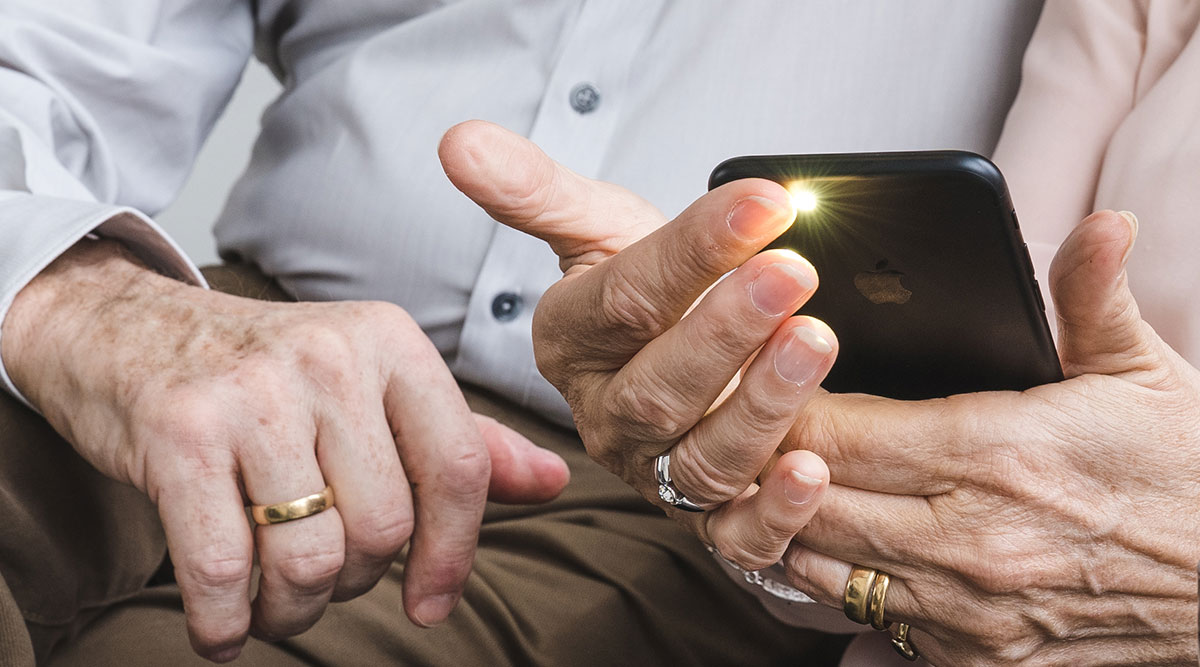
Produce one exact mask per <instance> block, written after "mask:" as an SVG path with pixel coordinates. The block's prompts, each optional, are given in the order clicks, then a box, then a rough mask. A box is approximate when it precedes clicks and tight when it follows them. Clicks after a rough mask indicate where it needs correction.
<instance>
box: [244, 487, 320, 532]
mask: <svg viewBox="0 0 1200 667" xmlns="http://www.w3.org/2000/svg"><path fill="white" fill-rule="evenodd" d="M330 507H333V487H331V486H327V487H325V488H324V489H323V490H322V491H321V492H320V493H314V494H312V495H311V496H304V497H303V498H299V499H297V500H292V501H289V502H286V503H275V504H274V505H252V506H251V507H250V516H252V517H254V523H257V524H258V525H260V526H269V525H271V524H274V523H284V522H287V521H295V520H296V519H303V518H304V517H307V516H312V515H314V514H320V513H321V512H324V511H325V510H327V509H329V508H330Z"/></svg>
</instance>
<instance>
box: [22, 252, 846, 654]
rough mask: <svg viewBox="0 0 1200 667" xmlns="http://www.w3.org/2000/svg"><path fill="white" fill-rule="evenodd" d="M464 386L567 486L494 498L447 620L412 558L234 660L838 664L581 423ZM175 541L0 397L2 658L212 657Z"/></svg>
mask: <svg viewBox="0 0 1200 667" xmlns="http://www.w3.org/2000/svg"><path fill="white" fill-rule="evenodd" d="M206 273H207V274H208V275H209V277H210V280H211V282H212V283H213V286H214V287H215V288H217V289H222V290H225V291H229V292H233V293H238V294H242V295H247V296H253V297H258V298H271V299H279V298H284V297H283V295H282V293H281V292H279V291H278V289H277V288H275V287H274V286H273V285H272V284H271V283H269V282H268V281H267V280H266V279H264V278H262V277H261V276H260V275H258V274H256V273H255V272H253V271H250V270H248V269H244V268H229V267H221V268H217V269H210V270H208V271H206ZM463 390H464V392H465V393H466V395H467V399H468V401H469V402H470V404H471V407H472V408H473V409H474V410H475V411H477V412H480V413H483V414H487V415H491V416H493V417H495V418H496V419H498V420H500V421H502V422H504V423H506V424H508V425H509V426H511V427H513V428H515V429H516V430H518V431H520V432H521V433H523V434H525V435H526V436H527V437H529V438H530V439H531V440H533V441H534V442H536V443H538V444H539V445H541V446H543V447H546V448H548V449H551V450H554V451H555V452H558V453H559V454H560V455H562V456H563V458H565V459H566V461H567V463H568V464H569V465H570V467H571V475H572V477H571V483H570V484H569V485H568V487H567V489H566V491H565V492H564V493H563V494H562V496H561V497H559V498H558V499H557V500H555V501H553V502H551V503H549V504H546V505H540V506H528V507H526V506H502V505H489V507H488V508H487V512H486V515H485V517H484V523H483V529H482V532H481V534H480V539H479V552H478V556H477V558H476V563H475V568H474V571H473V573H472V575H471V577H470V579H469V580H468V583H467V588H466V592H465V595H464V597H463V600H462V602H461V603H460V605H459V606H458V608H457V609H456V610H455V611H454V613H453V614H452V615H451V616H450V618H449V620H448V621H446V622H445V623H443V624H442V625H440V626H438V627H436V628H433V629H421V628H417V627H415V626H414V625H413V624H412V623H410V622H409V621H408V620H407V618H406V617H405V616H404V613H403V611H402V610H401V607H400V587H401V581H402V574H403V570H404V565H403V563H402V562H397V563H396V564H395V565H394V566H393V567H392V570H391V572H389V573H388V574H387V575H386V576H385V577H384V579H383V580H382V581H381V582H380V584H379V585H378V586H376V587H375V588H374V589H373V590H372V591H371V592H369V593H368V594H366V595H364V596H362V597H360V598H358V599H356V600H353V601H350V602H345V603H340V604H333V605H330V607H329V609H328V610H327V611H326V613H325V616H324V617H323V618H322V619H321V621H320V622H318V623H317V625H316V626H315V627H314V628H312V629H311V630H309V631H308V632H306V633H304V634H303V635H300V636H298V637H294V638H292V639H289V640H286V641H283V642H280V643H277V644H267V643H264V642H260V641H257V640H254V639H251V640H250V641H249V643H248V644H247V646H246V648H245V650H244V651H243V653H242V656H241V657H240V658H239V659H238V661H237V662H236V663H235V664H245V665H318V664H319V665H456V666H463V665H466V666H470V665H824V664H836V661H837V657H838V656H839V655H840V654H841V652H842V650H843V649H844V646H845V645H846V643H847V641H848V639H847V638H845V637H837V636H829V635H822V634H820V633H816V632H811V631H806V630H796V629H794V628H789V627H787V626H784V625H782V624H780V623H779V622H777V621H776V620H774V619H773V618H772V617H771V616H770V615H768V614H767V613H766V612H765V611H763V609H762V608H761V607H760V606H759V604H758V602H757V601H755V600H754V599H752V598H751V597H749V596H748V595H747V594H746V593H745V592H743V591H742V590H740V589H738V588H737V587H736V586H735V585H734V584H733V582H731V581H730V580H729V579H728V578H727V577H726V575H725V574H724V573H723V572H722V571H721V570H720V569H719V567H718V566H717V564H716V563H715V562H714V561H713V560H712V558H711V557H710V556H709V554H708V553H707V552H706V551H705V550H704V548H703V547H702V546H701V545H700V544H699V543H698V542H697V541H696V540H695V539H694V538H693V537H692V536H690V535H689V534H687V533H685V532H684V531H683V530H681V529H680V528H678V527H677V526H676V525H675V524H674V523H673V522H671V521H670V520H669V519H667V518H666V517H665V516H664V515H663V514H662V512H661V511H660V510H659V509H657V508H655V507H653V506H651V505H649V504H648V503H646V502H645V501H644V500H643V499H642V498H641V497H639V496H638V495H637V494H636V493H634V492H633V491H632V490H631V489H630V488H629V487H628V486H626V485H625V484H624V483H623V482H621V481H620V480H619V479H617V478H616V477H614V476H613V475H611V474H609V473H608V472H606V471H604V470H603V469H601V468H600V467H598V466H597V465H596V464H594V463H593V462H592V461H591V460H589V459H588V458H587V456H586V454H585V452H584V450H583V446H582V444H581V443H580V442H579V439H578V437H577V436H576V434H575V433H574V432H571V431H569V430H566V429H562V428H559V427H556V426H554V425H551V424H549V423H547V422H545V421H542V420H541V419H539V418H537V417H536V416H534V415H532V414H530V413H528V412H526V411H524V410H522V409H519V408H517V407H514V406H512V405H510V404H508V403H506V402H504V401H502V400H500V399H497V398H495V397H493V396H490V395H487V394H485V393H483V392H481V391H478V390H475V389H472V388H470V387H463ZM165 553H166V548H165V540H164V538H163V535H162V530H161V527H160V526H159V523H158V518H157V515H156V513H155V511H154V508H153V507H152V506H151V505H150V504H149V503H148V501H147V500H146V499H145V498H144V497H143V496H142V495H141V494H140V493H138V492H137V491H135V490H134V489H131V488H129V487H126V486H123V485H120V484H117V483H115V482H112V481H110V480H108V479H106V478H104V477H103V476H101V475H99V474H98V473H96V472H95V471H93V470H92V469H91V468H90V467H89V466H88V465H87V464H86V463H85V462H84V461H83V460H82V459H81V458H80V457H79V456H78V455H76V454H75V452H74V451H73V450H72V449H71V447H70V446H69V445H68V444H67V443H66V442H64V441H63V440H62V439H61V438H59V437H58V436H57V435H56V434H55V433H54V432H53V431H52V430H51V429H50V428H49V427H48V426H47V425H46V423H45V422H44V421H42V420H40V419H38V418H37V417H36V415H34V414H33V413H31V412H29V411H28V410H25V409H24V408H23V407H21V406H20V405H18V404H17V403H16V402H15V401H13V400H12V399H11V398H9V397H7V396H2V397H0V665H26V664H34V662H35V660H36V662H38V663H43V664H52V665H170V666H172V667H176V666H180V665H191V664H197V665H201V664H210V663H206V662H205V661H203V660H201V659H200V658H198V657H196V656H195V655H194V654H193V653H192V651H191V649H190V647H189V645H188V640H187V632H186V629H185V626H184V616H183V611H182V605H181V603H180V598H179V593H178V589H177V588H176V587H175V586H174V584H173V583H172V582H171V581H170V575H169V573H170V569H169V567H165V568H163V567H161V566H162V564H163V559H164V555H165ZM160 568H161V571H160Z"/></svg>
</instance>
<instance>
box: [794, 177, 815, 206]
mask: <svg viewBox="0 0 1200 667" xmlns="http://www.w3.org/2000/svg"><path fill="white" fill-rule="evenodd" d="M787 190H788V192H789V193H791V195H792V205H793V206H795V207H796V210H797V211H800V212H801V213H811V212H813V211H815V210H817V193H815V192H813V191H812V189H811V188H809V187H808V186H807V185H806V184H804V183H803V182H801V181H797V182H795V183H791V184H789V185H788V186H787Z"/></svg>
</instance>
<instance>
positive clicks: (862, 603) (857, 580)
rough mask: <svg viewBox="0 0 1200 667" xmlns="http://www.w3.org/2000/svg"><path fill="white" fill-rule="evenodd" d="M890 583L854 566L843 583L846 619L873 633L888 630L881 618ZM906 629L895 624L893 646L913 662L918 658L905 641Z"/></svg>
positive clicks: (881, 574) (885, 577)
mask: <svg viewBox="0 0 1200 667" xmlns="http://www.w3.org/2000/svg"><path fill="white" fill-rule="evenodd" d="M891 583H892V578H891V577H890V576H889V575H888V574H887V573H886V572H880V571H879V570H873V569H871V568H869V567H863V566H861V565H855V566H853V567H852V568H851V569H850V578H849V579H847V580H846V592H845V594H844V597H843V600H842V610H843V611H845V612H846V617H847V618H849V619H850V620H852V621H854V622H855V623H861V624H862V625H867V624H870V625H871V627H873V628H875V629H876V630H887V629H888V626H889V624H888V622H887V621H885V620H884V618H883V616H884V609H885V608H886V604H887V594H888V587H889V586H890V585H891ZM909 629H910V628H909V626H908V624H907V623H898V624H897V625H896V629H895V630H894V631H893V632H892V646H894V647H895V649H896V652H897V653H899V654H900V655H901V656H903V657H904V659H905V660H908V661H913V660H916V659H917V658H919V657H921V654H920V653H919V652H918V651H917V648H916V647H915V646H913V645H912V642H910V641H909V640H908V633H909Z"/></svg>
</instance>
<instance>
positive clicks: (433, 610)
mask: <svg viewBox="0 0 1200 667" xmlns="http://www.w3.org/2000/svg"><path fill="white" fill-rule="evenodd" d="M456 602H458V596H457V595H455V594H453V593H443V594H441V595H431V596H429V597H427V598H425V599H424V600H421V602H420V603H419V604H417V608H416V609H414V610H413V616H415V617H416V618H414V619H413V621H415V622H416V623H417V625H420V626H422V627H426V628H432V627H433V626H435V625H438V624H439V623H441V622H442V621H444V620H446V617H447V616H449V615H450V610H451V609H454V605H455V603H456Z"/></svg>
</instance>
